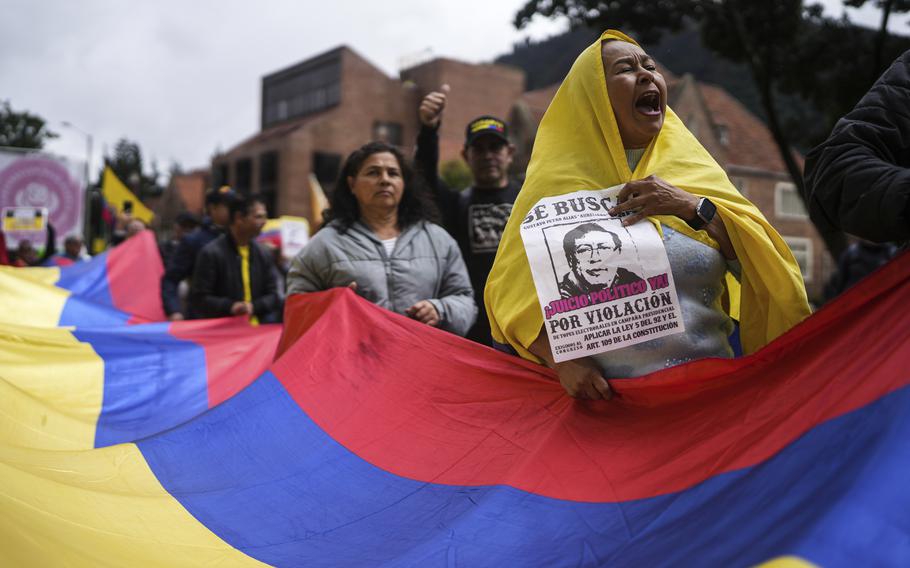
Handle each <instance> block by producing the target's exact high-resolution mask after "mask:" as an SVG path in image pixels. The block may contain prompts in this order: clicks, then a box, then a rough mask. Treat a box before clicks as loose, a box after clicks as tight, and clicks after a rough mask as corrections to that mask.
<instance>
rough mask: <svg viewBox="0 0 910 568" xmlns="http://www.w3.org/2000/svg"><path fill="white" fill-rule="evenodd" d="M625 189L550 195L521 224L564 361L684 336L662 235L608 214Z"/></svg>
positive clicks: (556, 352)
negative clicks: (659, 339)
mask: <svg viewBox="0 0 910 568" xmlns="http://www.w3.org/2000/svg"><path fill="white" fill-rule="evenodd" d="M621 189H622V186H614V187H611V188H608V189H601V190H593V191H589V190H585V191H577V192H574V193H569V194H565V195H559V196H555V197H545V198H543V199H541V200H540V201H538V202H537V204H535V205H534V207H532V208H531V210H530V211H529V212H528V215H527V217H526V218H525V219H524V220H523V221H522V224H521V238H522V242H523V243H524V247H525V252H526V253H527V256H528V263H529V264H530V266H531V274H532V276H533V278H534V285H535V287H536V289H537V297H538V300H539V302H540V308H541V312H542V313H543V319H544V327H545V328H546V331H547V337H548V338H549V340H550V348H551V350H552V352H553V358H554V360H555V361H557V362H560V361H567V360H570V359H577V358H579V357H585V356H588V355H595V354H598V353H605V352H608V351H612V350H615V349H619V348H622V347H627V346H630V345H635V344H638V343H642V342H644V341H649V340H651V339H656V338H658V337H665V336H668V335H672V334H676V333H682V332H683V331H685V326H684V325H683V320H682V310H681V308H680V305H679V298H678V297H677V294H676V286H675V285H674V282H673V272H672V271H671V270H670V261H669V259H668V258H667V251H666V248H665V247H664V244H663V241H662V240H661V237H660V234H659V233H658V231H657V229H656V228H655V226H654V225H653V224H652V223H651V222H650V221H648V220H642V221H639V222H638V223H635V224H634V225H630V226H628V227H624V226H623V225H622V218H621V217H616V216H613V215H611V214H610V213H609V209H610V208H611V207H613V206H614V205H616V198H617V195H618V194H619V191H620V190H621ZM627 215H628V213H627V214H625V215H624V216H627Z"/></svg>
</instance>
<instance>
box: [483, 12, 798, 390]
mask: <svg viewBox="0 0 910 568" xmlns="http://www.w3.org/2000/svg"><path fill="white" fill-rule="evenodd" d="M614 41H615V42H617V43H616V44H613V43H612V42H614ZM605 42H611V44H610V45H616V46H618V47H619V49H618V50H617V49H612V48H611V49H612V51H611V53H614V52H615V54H614V55H611V56H610V59H609V61H608V55H607V48H606V45H607V44H606V43H605ZM620 42H621V43H620ZM602 49H603V53H602ZM605 66H609V68H608V69H606V70H605ZM611 81H613V82H611ZM622 81H626V83H625V85H623V84H622V83H621V82H622ZM629 81H634V83H631V82H629ZM617 82H619V83H617ZM652 83H653V84H652ZM617 84H618V85H619V86H618V87H617V86H614V85H617ZM608 85H609V89H610V92H611V93H612V94H613V98H614V100H613V101H612V103H611V98H610V97H611V95H610V94H608ZM654 85H658V86H659V87H660V88H657V87H655V86H654ZM623 89H625V90H623ZM661 89H662V90H661ZM643 90H648V91H651V92H649V93H647V94H641V93H643V92H644V91H643ZM655 93H658V94H655ZM658 95H659V96H660V97H662V98H663V99H665V98H666V86H665V84H664V83H663V79H662V77H660V76H659V73H657V71H656V68H655V67H654V66H653V62H651V61H650V58H649V57H647V55H646V54H644V52H643V51H642V50H641V49H640V48H639V47H638V44H636V43H635V42H634V41H633V40H632V39H630V38H629V37H627V36H625V35H624V34H622V33H620V32H617V31H614V30H608V31H606V32H604V33H603V35H601V37H600V39H598V40H597V41H596V42H595V43H594V44H592V45H591V46H590V47H588V48H587V49H585V51H584V52H582V54H581V55H580V56H579V57H578V59H577V60H576V61H575V64H574V65H573V66H572V69H571V71H570V72H569V74H568V76H567V77H566V79H565V81H564V82H563V84H562V86H561V87H560V88H559V91H558V92H557V93H556V95H555V97H554V98H553V101H552V102H551V103H550V107H549V109H548V110H547V112H546V114H545V115H544V118H543V120H542V122H541V124H540V128H539V130H538V133H537V138H536V140H535V143H534V150H533V153H532V156H531V163H530V165H529V167H528V172H527V179H526V181H525V183H524V186H523V187H522V190H521V193H520V194H519V196H518V199H517V201H516V202H515V205H514V207H513V209H512V215H511V218H510V220H509V223H508V225H507V226H506V229H505V232H504V234H503V238H502V241H501V244H500V245H499V251H498V253H497V255H496V261H495V263H494V265H493V269H492V271H491V272H490V276H489V278H488V280H487V285H486V290H485V299H486V305H487V311H488V315H489V318H490V324H491V328H492V333H493V339H494V340H495V341H497V342H499V343H504V344H508V345H510V346H512V347H513V348H514V349H515V350H516V351H517V352H518V353H519V354H520V355H521V356H522V357H524V358H527V359H530V360H533V361H537V362H541V360H542V359H549V358H548V357H544V356H543V355H542V354H541V352H540V350H539V349H537V350H535V349H533V347H532V344H534V343H535V341H537V340H538V339H539V338H540V337H541V335H542V325H543V316H542V313H541V306H540V303H539V302H538V296H537V294H536V293H535V286H534V281H533V279H532V274H531V269H530V267H529V263H528V258H527V256H526V253H525V248H524V246H523V243H522V238H521V235H520V225H521V223H522V220H523V219H524V218H525V217H526V215H527V214H528V212H529V211H530V209H531V208H532V207H533V206H534V205H535V204H536V203H537V202H538V201H539V200H540V199H541V198H544V197H550V196H557V195H563V194H567V193H572V192H576V191H579V190H595V189H602V188H609V187H612V186H616V185H619V184H623V183H627V182H630V181H631V180H656V182H653V183H652V185H654V186H655V187H657V189H655V190H654V191H653V192H651V193H653V194H654V195H653V196H645V197H643V198H642V199H645V198H647V199H650V200H651V201H647V199H646V200H645V201H641V200H638V201H641V204H639V205H640V207H639V209H640V210H642V209H643V210H645V211H647V210H648V209H650V210H651V211H655V207H657V206H656V205H655V206H653V207H652V206H651V205H650V204H651V203H657V201H656V200H657V199H658V197H657V194H658V193H660V191H662V190H661V188H660V187H658V186H660V185H661V184H662V186H665V187H666V188H669V190H668V191H669V192H665V193H666V194H667V195H670V194H672V193H673V191H675V192H676V193H677V194H676V195H675V197H674V198H675V199H676V200H677V202H679V203H694V202H697V203H698V205H697V207H695V208H693V209H692V211H693V215H692V217H694V216H695V213H698V215H699V216H701V215H702V214H701V211H700V210H699V209H698V208H699V207H701V204H702V201H703V200H699V199H698V198H700V197H705V198H707V199H708V200H709V202H710V203H711V204H713V206H715V207H712V210H711V211H710V214H711V215H714V214H715V211H716V217H718V218H719V219H720V221H721V222H717V221H715V222H716V223H719V224H717V225H714V229H715V231H714V232H713V233H712V232H710V231H707V230H696V229H695V228H693V227H692V226H690V225H693V226H694V225H695V223H693V222H692V220H691V218H690V219H686V220H684V219H683V218H682V214H680V215H672V214H648V216H647V220H649V221H651V222H652V223H653V224H654V225H655V226H656V227H657V228H658V231H660V230H661V228H662V227H669V228H672V230H673V231H676V232H677V233H679V234H681V235H684V236H685V237H688V238H690V239H694V240H695V241H697V242H698V243H702V244H704V245H708V246H710V247H712V248H713V249H717V250H721V251H722V252H724V256H726V257H727V262H738V263H739V266H740V267H741V276H740V278H739V280H738V281H737V280H736V279H734V278H733V277H732V275H731V274H730V273H727V276H726V294H725V298H724V300H725V301H723V309H724V310H725V311H726V312H727V313H728V314H729V315H730V316H731V317H732V318H733V319H736V320H738V321H739V323H740V337H741V341H742V345H743V350H744V352H745V353H747V354H748V353H751V352H754V351H756V350H757V349H759V348H761V347H762V346H764V345H766V344H767V343H768V342H770V341H771V340H773V339H774V338H776V337H778V336H779V335H781V334H782V333H784V332H785V331H787V330H788V329H790V328H791V327H792V326H794V325H795V324H797V323H798V322H799V321H801V320H802V319H803V318H805V317H806V316H807V315H808V314H809V306H808V302H807V300H806V291H805V286H804V284H803V281H802V276H801V275H800V271H799V267H798V265H797V263H796V261H795V260H794V258H793V254H792V253H791V252H790V249H789V248H788V247H787V245H786V243H785V242H784V240H783V239H782V238H781V237H780V235H779V234H778V233H777V231H775V230H774V228H773V227H772V226H771V225H770V224H769V223H768V221H767V220H766V219H765V218H764V216H763V215H762V214H761V212H760V211H759V210H758V209H757V208H756V207H755V206H754V205H752V203H750V202H749V201H748V200H747V199H745V198H744V197H743V196H742V195H741V194H740V193H739V192H738V191H737V190H736V189H735V188H734V187H733V185H732V184H731V183H730V181H729V179H728V178H727V175H726V173H725V172H724V171H723V169H722V168H721V167H720V166H719V165H718V164H717V163H716V162H715V161H714V159H713V158H712V157H711V156H710V155H709V154H708V152H707V151H706V150H705V149H704V148H703V147H702V145H701V144H700V143H699V142H698V140H696V138H695V137H694V136H693V135H692V134H691V133H690V132H689V131H688V130H687V129H686V127H685V126H684V125H683V123H682V121H681V120H680V119H679V118H678V117H677V116H676V114H674V113H673V111H672V110H670V109H669V108H666V101H665V100H662V101H660V104H661V105H662V106H661V107H660V113H659V114H660V116H659V117H658V118H659V119H660V120H659V121H657V122H655V120H656V119H655V116H656V115H657V114H658V103H657V102H656V101H655V99H657V98H658ZM621 97H626V98H629V97H631V98H630V99H629V100H625V99H623V100H620V98H621ZM635 97H638V98H635ZM649 97H651V98H649ZM619 104H622V105H626V106H628V107H629V110H628V112H627V110H626V106H621V107H617V108H618V109H619V110H617V111H616V112H614V108H613V105H619ZM620 111H622V112H620ZM623 113H626V114H628V116H629V118H625V116H626V114H623ZM617 120H619V121H620V123H622V122H623V120H625V121H626V122H625V123H624V124H625V126H624V124H618V122H617ZM630 121H631V123H632V125H631V126H628V125H629V124H630ZM636 121H637V122H636ZM648 121H651V122H648ZM640 124H644V125H645V128H647V127H649V126H648V125H651V124H656V126H655V127H653V128H655V130H654V133H653V134H651V135H649V137H648V138H646V139H645V142H643V143H640V144H637V145H636V144H630V140H632V139H634V138H635V136H634V135H635V130H634V129H635V128H638V126H637V125H640ZM621 130H622V134H621ZM630 146H631V151H632V153H634V149H635V148H638V149H639V155H640V158H637V159H638V162H637V164H633V165H632V167H631V168H630V164H631V163H633V160H631V159H630V158H629V157H628V153H627V150H630ZM641 152H643V154H641ZM633 170H634V171H633ZM649 176H654V177H653V178H651V177H649ZM658 178H659V179H658ZM636 183H639V182H636ZM629 187H631V184H630V186H629ZM637 195H638V194H632V197H636V196H637ZM662 195H663V194H662ZM680 195H681V196H683V197H682V198H680ZM687 200H690V201H687ZM645 204H647V208H644V205H645ZM687 206H688V205H687ZM667 207H669V206H667ZM667 207H665V208H664V210H663V212H664V213H665V212H666V211H669V209H668V208H667ZM674 207H677V209H678V207H679V206H676V205H674ZM656 210H658V211H659V210H660V209H656ZM632 211H633V212H634V209H633V210H632ZM674 211H676V209H674ZM710 220H711V219H707V220H706V221H710ZM712 235H714V236H715V237H717V235H723V239H720V238H719V237H718V238H712ZM723 242H726V243H727V249H729V251H730V252H729V254H728V252H727V251H726V250H725V249H724V246H723V244H722V243H723ZM734 252H735V254H734ZM719 258H723V257H719ZM721 288H723V285H722V286H721ZM718 304H720V302H719V301H718ZM690 332H691V330H689V329H687V331H686V333H690ZM532 351H534V352H532ZM535 353H536V354H535ZM561 378H562V377H561ZM564 385H565V381H564ZM567 389H568V387H567ZM569 390H570V393H571V392H572V391H571V389H569Z"/></svg>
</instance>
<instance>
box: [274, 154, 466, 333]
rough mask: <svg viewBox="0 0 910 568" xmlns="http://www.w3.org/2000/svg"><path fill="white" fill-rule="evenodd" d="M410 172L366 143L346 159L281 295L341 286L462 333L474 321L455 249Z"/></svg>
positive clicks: (397, 157)
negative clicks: (321, 217) (317, 227)
mask: <svg viewBox="0 0 910 568" xmlns="http://www.w3.org/2000/svg"><path fill="white" fill-rule="evenodd" d="M435 209H436V208H435V207H434V205H433V204H432V202H430V201H429V200H427V199H426V196H425V194H424V191H423V190H422V188H420V187H419V185H418V183H417V180H416V179H415V176H414V174H413V172H412V169H411V167H410V166H409V165H408V163H407V161H406V160H405V159H404V157H403V156H402V154H401V152H399V151H398V150H397V149H396V148H394V147H392V146H389V145H387V144H385V143H382V142H372V143H369V144H366V145H365V146H363V147H361V148H360V149H358V150H356V151H354V152H353V153H352V154H351V155H350V156H348V158H347V160H346V161H345V163H344V165H343V166H342V169H341V174H340V176H339V178H338V183H337V184H336V186H335V191H334V192H333V193H332V197H331V203H330V208H329V209H328V210H327V211H326V212H325V214H324V219H325V222H326V224H325V225H324V226H323V228H322V229H321V230H320V231H319V232H318V233H317V234H316V235H315V236H314V237H313V238H312V240H311V241H310V242H309V243H308V244H307V245H306V247H304V249H303V250H302V251H301V252H300V253H299V254H298V255H297V256H296V257H295V258H294V260H293V261H292V263H291V269H290V272H289V273H288V278H287V288H288V294H300V293H307V292H318V291H321V290H327V289H329V288H334V287H343V286H349V287H350V288H352V289H354V290H355V292H356V293H357V294H358V295H360V296H362V297H364V298H366V299H367V300H369V301H370V302H373V303H375V304H377V305H379V306H381V307H383V308H386V309H388V310H391V311H393V312H397V313H399V314H404V315H406V316H408V317H411V318H413V319H415V320H417V321H419V322H422V323H425V324H427V325H431V326H435V327H439V328H442V329H445V330H447V331H450V332H453V333H456V334H458V335H464V334H465V333H467V332H468V330H469V329H470V328H471V325H472V324H473V323H474V320H475V318H476V316H477V306H476V304H475V303H474V298H473V290H472V288H471V281H470V279H469V277H468V273H467V270H466V268H465V263H464V260H463V259H462V257H461V253H460V251H459V248H458V245H457V244H456V242H455V240H454V239H453V238H452V237H451V236H450V235H449V234H448V233H446V231H445V230H444V229H443V228H442V227H440V226H438V225H436V224H434V223H433V222H432V219H434V217H435V213H436V212H435Z"/></svg>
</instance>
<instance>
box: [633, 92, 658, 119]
mask: <svg viewBox="0 0 910 568" xmlns="http://www.w3.org/2000/svg"><path fill="white" fill-rule="evenodd" d="M635 110H637V111H638V112H640V113H641V114H643V115H645V116H660V93H658V92H657V91H648V92H646V93H643V94H642V95H641V96H640V97H638V99H636V101H635Z"/></svg>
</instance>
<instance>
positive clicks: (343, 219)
mask: <svg viewBox="0 0 910 568" xmlns="http://www.w3.org/2000/svg"><path fill="white" fill-rule="evenodd" d="M382 152H388V153H390V154H392V155H393V156H395V159H396V160H398V166H399V168H401V179H402V181H404V191H403V192H402V194H401V201H400V202H399V203H398V226H399V227H400V228H405V227H407V226H409V225H413V224H414V223H416V222H418V221H421V220H425V221H434V222H435V221H436V220H437V219H438V216H439V214H438V212H437V210H436V206H435V205H434V204H433V202H432V201H430V199H429V197H428V196H427V194H426V190H425V189H424V188H423V186H422V185H421V184H420V183H419V181H418V179H417V176H415V175H414V170H413V168H411V164H409V163H408V161H407V160H406V159H405V158H404V156H403V155H402V154H401V152H400V151H399V150H398V149H397V148H395V147H394V146H390V145H389V144H386V143H385V142H370V143H369V144H365V145H363V146H361V147H360V148H358V149H357V150H354V151H353V152H351V155H350V156H348V158H347V160H345V161H344V165H343V166H342V167H341V173H340V174H339V175H338V182H337V183H336V184H335V191H333V192H332V196H331V198H330V199H329V208H328V209H326V210H325V211H323V212H322V218H323V221H324V224H323V226H325V225H328V224H329V223H330V222H331V221H338V222H339V223H341V229H342V232H345V231H347V230H348V229H349V228H350V227H351V225H353V224H354V222H355V221H357V220H358V219H360V205H359V204H358V203H357V198H356V197H354V192H353V191H351V186H350V185H349V184H348V178H349V177H356V176H357V174H358V173H359V172H360V168H361V167H363V163H364V162H365V161H366V159H367V158H369V157H370V156H372V155H373V154H380V153H382Z"/></svg>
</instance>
